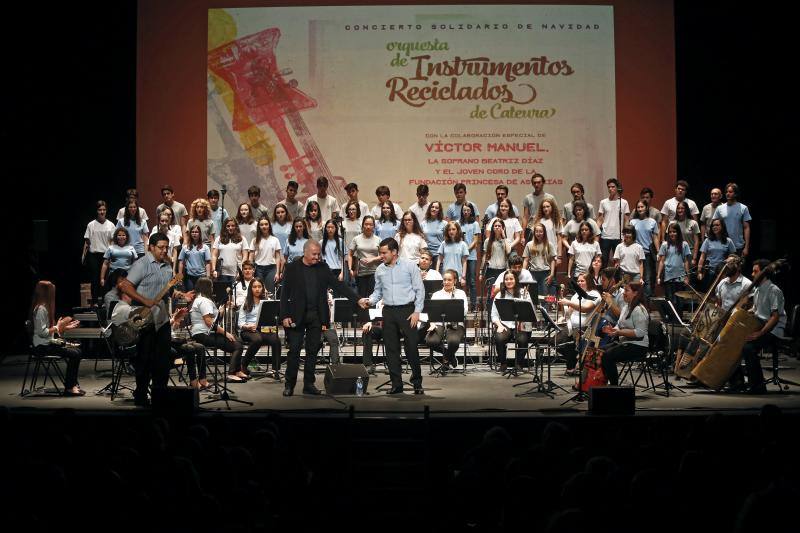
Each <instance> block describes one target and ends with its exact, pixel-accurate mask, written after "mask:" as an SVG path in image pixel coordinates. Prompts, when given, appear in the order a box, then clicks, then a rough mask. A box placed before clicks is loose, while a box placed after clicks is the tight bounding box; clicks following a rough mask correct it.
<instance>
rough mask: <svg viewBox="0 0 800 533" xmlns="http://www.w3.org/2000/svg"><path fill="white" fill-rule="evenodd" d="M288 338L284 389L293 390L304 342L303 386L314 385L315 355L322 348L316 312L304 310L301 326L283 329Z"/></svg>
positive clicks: (320, 327) (320, 329)
mask: <svg viewBox="0 0 800 533" xmlns="http://www.w3.org/2000/svg"><path fill="white" fill-rule="evenodd" d="M285 331H286V336H287V337H289V353H288V354H287V358H288V361H287V363H286V388H292V389H293V388H294V386H295V384H296V383H297V372H298V371H299V370H300V349H301V348H302V347H303V341H305V348H306V364H305V365H304V366H303V386H304V387H308V386H311V385H313V384H314V380H315V379H316V376H315V374H314V369H315V367H316V366H317V353H319V349H320V347H321V346H322V323H320V321H319V315H318V314H317V313H316V311H309V310H306V316H305V319H304V320H303V323H302V324H296V325H295V327H293V328H285Z"/></svg>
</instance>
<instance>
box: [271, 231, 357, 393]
mask: <svg viewBox="0 0 800 533" xmlns="http://www.w3.org/2000/svg"><path fill="white" fill-rule="evenodd" d="M320 254H321V252H320V244H319V243H318V242H317V241H315V240H313V239H311V240H308V241H306V243H305V245H304V246H303V257H301V258H299V259H296V260H295V261H293V262H292V263H290V264H289V265H288V266H287V267H286V271H285V273H284V279H283V290H282V291H281V320H282V321H283V328H284V331H286V336H287V337H288V338H289V354H288V359H289V363H288V365H287V368H286V387H285V388H284V390H283V395H284V396H291V395H292V394H294V386H295V383H296V382H297V371H298V369H299V368H300V348H301V347H302V345H303V338H304V337H305V346H306V364H305V367H304V369H303V394H313V395H316V394H321V392H320V390H319V389H318V388H317V387H316V386H315V385H314V377H315V376H314V367H315V366H316V362H317V352H318V351H319V348H320V346H321V345H322V325H323V324H325V325H328V324H330V318H331V317H330V310H329V308H328V288H333V289H334V290H337V291H338V292H339V293H340V294H343V295H344V296H346V297H347V298H348V299H349V300H350V301H351V302H352V303H353V305H357V304H358V295H357V294H356V293H355V292H353V290H352V289H351V288H350V287H348V286H347V285H345V284H344V283H342V282H341V281H339V280H338V279H336V276H334V275H333V273H331V269H330V268H328V265H326V264H325V263H323V262H321V261H320Z"/></svg>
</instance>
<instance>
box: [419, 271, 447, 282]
mask: <svg viewBox="0 0 800 533" xmlns="http://www.w3.org/2000/svg"><path fill="white" fill-rule="evenodd" d="M421 275H422V271H420V276H421ZM422 280H423V281H441V280H442V275H441V274H440V273H439V271H438V270H434V269H433V268H429V269H428V270H426V271H425V276H424V277H423V278H422Z"/></svg>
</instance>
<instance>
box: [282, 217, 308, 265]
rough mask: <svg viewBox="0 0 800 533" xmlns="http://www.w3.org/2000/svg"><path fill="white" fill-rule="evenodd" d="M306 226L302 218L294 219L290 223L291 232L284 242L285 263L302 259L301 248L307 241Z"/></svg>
mask: <svg viewBox="0 0 800 533" xmlns="http://www.w3.org/2000/svg"><path fill="white" fill-rule="evenodd" d="M308 238H309V237H308V226H307V225H306V221H305V219H303V218H296V219H294V220H293V221H292V232H291V233H290V234H289V238H288V239H287V240H286V249H285V250H284V251H283V256H284V257H285V258H286V263H287V264H288V263H291V262H292V261H294V260H295V259H297V258H298V257H303V246H304V245H305V244H306V241H307V240H308Z"/></svg>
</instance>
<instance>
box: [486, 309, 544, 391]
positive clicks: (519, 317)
mask: <svg viewBox="0 0 800 533" xmlns="http://www.w3.org/2000/svg"><path fill="white" fill-rule="evenodd" d="M494 306H495V307H496V308H497V313H498V315H499V316H500V320H501V321H502V322H514V323H515V324H517V325H518V324H519V323H520V322H532V323H533V324H537V323H538V320H537V318H536V314H535V313H534V312H533V303H532V302H531V301H530V300H510V299H508V298H495V299H494ZM516 343H517V341H516V334H515V340H514V362H515V364H514V366H513V367H511V368H510V369H509V368H506V371H505V372H504V373H503V375H504V376H506V377H508V378H510V377H511V376H517V375H519V374H518V373H517V366H516V355H517V351H518V348H517V347H516ZM526 350H527V348H526Z"/></svg>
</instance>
